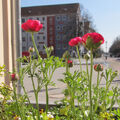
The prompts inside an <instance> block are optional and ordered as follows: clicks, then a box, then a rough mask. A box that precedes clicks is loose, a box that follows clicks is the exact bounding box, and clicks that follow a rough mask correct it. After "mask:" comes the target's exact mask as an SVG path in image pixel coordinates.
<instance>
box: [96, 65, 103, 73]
mask: <svg viewBox="0 0 120 120" xmlns="http://www.w3.org/2000/svg"><path fill="white" fill-rule="evenodd" d="M94 70H95V71H97V72H99V71H103V65H101V64H95V65H94Z"/></svg>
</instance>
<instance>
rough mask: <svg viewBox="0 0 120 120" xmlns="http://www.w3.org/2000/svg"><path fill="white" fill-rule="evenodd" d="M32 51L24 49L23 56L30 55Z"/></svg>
mask: <svg viewBox="0 0 120 120" xmlns="http://www.w3.org/2000/svg"><path fill="white" fill-rule="evenodd" d="M29 55H30V53H29V52H28V51H24V52H22V57H24V56H26V57H29Z"/></svg>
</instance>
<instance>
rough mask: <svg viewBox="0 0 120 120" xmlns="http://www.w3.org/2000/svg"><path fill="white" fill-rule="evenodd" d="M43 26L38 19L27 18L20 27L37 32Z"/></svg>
mask: <svg viewBox="0 0 120 120" xmlns="http://www.w3.org/2000/svg"><path fill="white" fill-rule="evenodd" d="M42 27H43V25H42V24H41V23H40V21H39V20H30V19H29V20H27V21H26V22H25V23H23V24H22V29H23V30H25V31H27V32H38V31H40V29H41V28H42Z"/></svg>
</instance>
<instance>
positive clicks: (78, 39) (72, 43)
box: [69, 37, 82, 46]
mask: <svg viewBox="0 0 120 120" xmlns="http://www.w3.org/2000/svg"><path fill="white" fill-rule="evenodd" d="M79 43H82V38H81V37H75V38H72V39H71V40H70V41H69V45H70V46H76V45H78V44H79Z"/></svg>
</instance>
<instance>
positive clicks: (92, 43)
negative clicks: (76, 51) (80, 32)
mask: <svg viewBox="0 0 120 120" xmlns="http://www.w3.org/2000/svg"><path fill="white" fill-rule="evenodd" d="M82 43H83V45H85V47H86V48H88V49H90V48H93V49H97V48H98V47H99V46H100V45H101V44H103V43H104V38H103V36H102V35H101V34H99V33H95V32H94V33H87V34H85V35H84V36H83V37H82Z"/></svg>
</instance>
